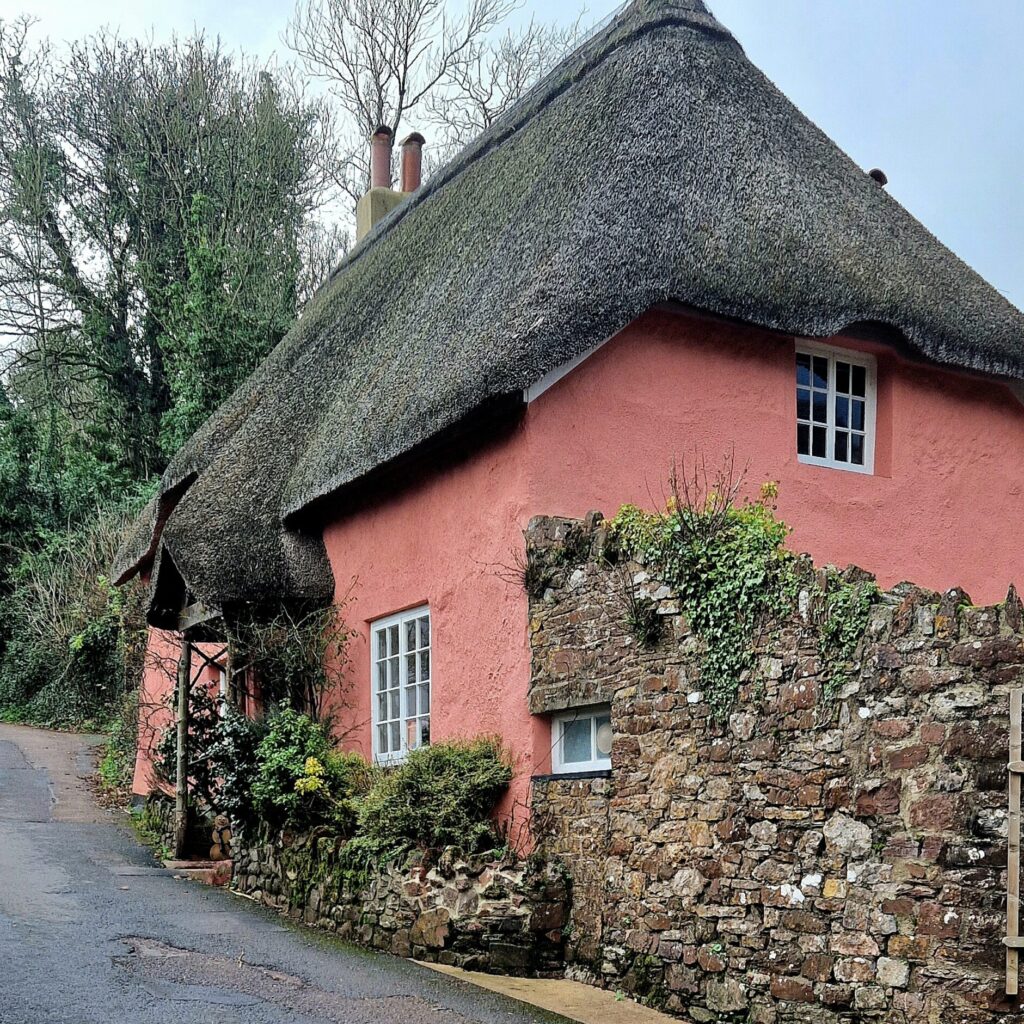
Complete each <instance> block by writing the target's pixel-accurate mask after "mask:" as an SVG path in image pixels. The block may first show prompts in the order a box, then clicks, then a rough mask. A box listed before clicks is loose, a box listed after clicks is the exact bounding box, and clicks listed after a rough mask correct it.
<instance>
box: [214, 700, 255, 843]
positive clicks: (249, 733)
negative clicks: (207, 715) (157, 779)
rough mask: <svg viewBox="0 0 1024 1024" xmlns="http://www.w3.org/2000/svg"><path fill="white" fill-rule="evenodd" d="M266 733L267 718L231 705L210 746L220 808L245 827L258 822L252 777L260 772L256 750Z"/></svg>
mask: <svg viewBox="0 0 1024 1024" xmlns="http://www.w3.org/2000/svg"><path fill="white" fill-rule="evenodd" d="M266 735H267V726H266V723H265V722H261V721H256V720H255V719H252V718H247V717H246V716H245V715H243V714H241V713H240V712H238V711H236V710H235V709H234V708H233V707H231V706H230V705H228V706H226V707H225V708H224V710H223V715H222V717H221V718H220V720H219V721H218V723H217V726H216V729H215V732H214V737H213V742H212V743H211V744H210V747H209V750H208V753H209V760H210V775H211V777H213V778H215V779H216V781H217V788H216V795H215V798H214V803H215V805H216V809H217V811H219V812H221V813H223V814H227V815H228V816H229V817H230V818H231V819H232V821H234V822H235V824H236V825H237V826H238V827H239V828H241V829H242V831H247V830H249V829H251V828H252V827H253V826H254V825H255V824H256V816H255V813H254V810H253V799H252V781H253V779H254V778H255V776H256V767H257V760H256V752H257V750H259V746H260V743H262V742H263V739H264V737H265V736H266Z"/></svg>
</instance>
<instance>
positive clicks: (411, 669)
mask: <svg viewBox="0 0 1024 1024" xmlns="http://www.w3.org/2000/svg"><path fill="white" fill-rule="evenodd" d="M405 681H406V682H407V683H415V682H416V655H415V654H407V655H406V656H405Z"/></svg>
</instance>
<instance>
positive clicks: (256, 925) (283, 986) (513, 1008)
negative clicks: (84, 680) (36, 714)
mask: <svg viewBox="0 0 1024 1024" xmlns="http://www.w3.org/2000/svg"><path fill="white" fill-rule="evenodd" d="M94 745H95V738H92V739H90V738H88V737H82V736H73V735H68V734H62V733H51V732H44V731H41V730H34V729H27V728H25V727H21V726H6V725H0V1024H112V1022H121V1021H131V1022H133V1024H134V1022H141V1024H148V1022H152V1024H193V1022H196V1024H199V1022H202V1024H234V1022H239V1024H241V1022H244V1024H285V1022H287V1024H307V1022H310V1024H312V1022H320V1021H337V1022H344V1024H535V1022H541V1021H546V1022H562V1024H567V1022H565V1021H564V1018H561V1017H555V1016H552V1015H549V1014H546V1013H544V1012H543V1011H540V1010H534V1009H533V1008H531V1007H527V1006H525V1005H524V1004H522V1003H518V1002H515V1001H513V1000H509V999H506V998H504V997H502V996H499V995H495V994H492V993H489V992H485V991H483V990H481V989H478V988H476V987H475V986H471V985H467V984H465V983H464V982H460V981H456V980H453V979H451V978H448V977H446V976H444V975H440V974H437V973H435V972H433V971H428V970H426V969H424V968H421V967H418V966H417V965H415V964H413V963H409V962H408V961H405V960H400V959H398V958H395V957H389V956H385V955H383V954H377V953H369V952H366V951H364V950H361V949H359V948H357V947H353V946H347V945H343V944H340V943H338V942H336V941H334V940H333V939H330V938H329V937H327V936H322V935H318V934H317V933H315V932H312V931H308V930H302V929H299V928H297V927H295V926H292V925H290V924H288V923H286V922H284V921H283V920H282V919H281V918H279V917H277V916H275V915H273V914H271V913H270V912H269V911H267V910H265V909H263V908H261V907H257V906H255V905H253V904H252V903H250V902H248V901H245V900H243V899H241V898H240V897H237V896H233V895H231V894H230V893H229V892H227V891H225V890H220V889H209V888H207V887H205V886H201V885H199V884H198V883H195V882H191V881H185V880H180V879H175V878H174V876H173V874H172V873H171V872H169V871H165V870H164V869H163V868H161V867H159V865H158V864H157V863H156V862H155V861H154V860H153V858H152V856H151V855H150V854H149V852H148V851H147V850H145V849H144V848H143V847H142V846H140V845H139V843H138V842H137V841H136V839H135V837H134V835H133V834H132V833H131V831H130V829H129V828H128V826H127V824H126V823H125V820H124V815H123V814H122V815H118V814H117V813H116V812H112V811H106V810H103V809H101V808H99V807H97V806H96V804H95V803H94V801H93V800H92V798H91V795H90V793H89V789H88V785H87V782H86V780H87V779H88V777H89V776H90V774H91V772H92V767H93V758H94V754H93V747H94Z"/></svg>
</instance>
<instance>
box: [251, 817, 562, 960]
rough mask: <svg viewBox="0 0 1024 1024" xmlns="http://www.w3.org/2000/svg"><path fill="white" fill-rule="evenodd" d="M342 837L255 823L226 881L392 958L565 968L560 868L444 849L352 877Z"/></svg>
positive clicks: (413, 856) (300, 917) (312, 925)
mask: <svg viewBox="0 0 1024 1024" xmlns="http://www.w3.org/2000/svg"><path fill="white" fill-rule="evenodd" d="M343 843H344V840H341V839H338V838H336V837H334V836H330V835H322V834H318V833H317V832H311V833H291V832H279V833H272V832H270V831H268V830H266V829H263V830H261V832H260V834H259V836H258V837H256V838H255V839H254V840H252V841H250V842H249V843H248V844H247V845H242V846H241V848H240V849H237V850H236V852H235V857H234V878H233V881H232V886H233V888H235V890H236V891H238V892H242V893H245V894H246V895H247V896H251V897H253V898H255V899H257V900H259V901H261V902H262V903H264V904H266V905H267V906H269V907H274V908H276V909H277V910H279V911H281V912H282V913H286V914H288V915H289V916H290V917H292V918H293V919H294V920H298V921H302V922H304V923H305V924H307V925H310V926H311V927H315V928H320V929H323V930H325V931H330V932H334V933H335V934H337V936H338V937H339V938H341V939H346V940H350V941H353V942H358V943H361V944H362V945H365V946H370V947H372V948H374V949H380V950H384V951H387V952H390V953H394V954H396V955H398V956H406V957H408V956H411V957H415V958H416V959H418V960H427V961H431V962H436V963H443V964H452V965H455V966H457V967H464V968H467V969H469V970H479V971H489V972H491V973H496V974H525V975H551V974H556V975H557V974H561V973H562V972H563V970H564V952H563V938H562V927H563V925H564V924H565V919H566V915H567V903H568V886H567V882H566V879H565V876H564V874H562V873H561V872H560V871H558V870H556V869H554V868H550V867H548V866H545V865H542V864H540V863H538V862H537V861H536V860H529V861H522V860H504V861H495V860H483V859H478V860H463V859H459V858H457V857H456V856H454V855H453V853H452V851H446V852H443V853H442V854H440V855H439V856H438V857H436V858H433V859H431V860H427V859H425V858H424V856H423V855H421V854H415V855H412V856H411V857H410V858H409V859H408V860H407V861H405V862H404V863H403V864H401V865H397V864H396V865H389V866H385V867H380V868H376V869H373V870H371V871H370V873H369V874H368V876H367V877H366V878H365V879H360V880H358V881H354V880H353V879H352V876H351V875H350V874H346V872H345V871H344V870H343V869H342V867H341V863H340V861H339V858H338V854H339V851H340V849H341V847H342V845H343ZM236 845H238V844H237V843H236Z"/></svg>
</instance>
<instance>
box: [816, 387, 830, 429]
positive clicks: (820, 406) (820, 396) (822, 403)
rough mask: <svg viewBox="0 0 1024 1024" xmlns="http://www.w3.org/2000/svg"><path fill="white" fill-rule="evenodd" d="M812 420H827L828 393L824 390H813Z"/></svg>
mask: <svg viewBox="0 0 1024 1024" xmlns="http://www.w3.org/2000/svg"><path fill="white" fill-rule="evenodd" d="M814 420H815V422H816V423H825V422H826V421H827V420H828V395H827V394H825V392H824V391H815V392H814Z"/></svg>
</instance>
